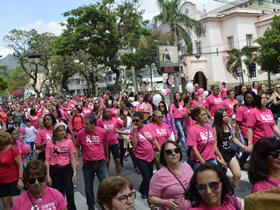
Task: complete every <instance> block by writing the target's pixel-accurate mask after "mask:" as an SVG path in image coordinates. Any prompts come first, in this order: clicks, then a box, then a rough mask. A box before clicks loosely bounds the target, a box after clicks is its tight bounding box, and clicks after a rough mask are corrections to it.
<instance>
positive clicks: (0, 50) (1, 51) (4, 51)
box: [0, 44, 13, 59]
mask: <svg viewBox="0 0 280 210" xmlns="http://www.w3.org/2000/svg"><path fill="white" fill-rule="evenodd" d="M12 53H13V50H11V49H9V48H7V47H5V46H3V45H1V44H0V56H2V57H1V58H4V57H6V56H7V55H8V54H12ZM1 58H0V59H1Z"/></svg>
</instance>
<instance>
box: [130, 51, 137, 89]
mask: <svg viewBox="0 0 280 210" xmlns="http://www.w3.org/2000/svg"><path fill="white" fill-rule="evenodd" d="M130 52H131V53H134V52H133V48H132V47H131V48H130ZM131 74H132V84H133V89H134V93H136V94H137V93H138V86H137V83H136V73H135V67H134V66H132V67H131Z"/></svg>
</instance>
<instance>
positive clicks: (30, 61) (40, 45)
mask: <svg viewBox="0 0 280 210" xmlns="http://www.w3.org/2000/svg"><path fill="white" fill-rule="evenodd" d="M4 40H5V41H6V42H8V46H9V47H10V48H12V49H13V51H14V56H15V57H16V58H17V59H18V60H19V63H20V66H21V68H22V70H23V72H24V73H25V74H26V75H27V76H28V77H29V78H30V79H31V86H32V88H33V90H34V91H35V92H36V94H37V96H38V97H39V96H40V93H41V92H42V89H43V86H41V87H39V88H38V87H37V86H36V84H37V80H38V74H39V73H41V72H44V75H45V77H44V79H43V82H42V84H46V82H47V80H48V76H49V73H50V68H49V66H50V65H49V60H50V57H51V55H52V54H53V49H54V48H53V47H54V42H55V40H56V36H55V35H54V34H52V33H42V34H40V33H38V32H37V31H36V30H35V29H32V30H30V31H24V30H17V29H13V30H11V31H10V32H9V34H8V35H6V36H5V37H4ZM30 55H37V56H36V58H28V57H29V56H30Z"/></svg>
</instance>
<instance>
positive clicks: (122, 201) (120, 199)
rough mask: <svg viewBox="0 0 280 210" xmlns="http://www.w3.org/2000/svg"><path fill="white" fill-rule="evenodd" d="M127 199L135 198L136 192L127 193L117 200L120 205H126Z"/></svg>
mask: <svg viewBox="0 0 280 210" xmlns="http://www.w3.org/2000/svg"><path fill="white" fill-rule="evenodd" d="M128 198H131V199H133V200H134V199H135V198H136V192H135V191H133V192H131V193H129V194H128V195H122V196H120V197H119V198H118V199H119V201H120V202H121V203H126V202H127V201H128Z"/></svg>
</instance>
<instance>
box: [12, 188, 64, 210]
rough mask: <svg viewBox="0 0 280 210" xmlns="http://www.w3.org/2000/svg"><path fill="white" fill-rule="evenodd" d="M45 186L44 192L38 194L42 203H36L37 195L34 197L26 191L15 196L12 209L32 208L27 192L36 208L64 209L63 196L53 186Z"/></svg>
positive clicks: (27, 209)
mask: <svg viewBox="0 0 280 210" xmlns="http://www.w3.org/2000/svg"><path fill="white" fill-rule="evenodd" d="M45 188H46V191H45V193H44V194H43V195H42V196H40V198H41V200H42V203H38V202H37V201H38V197H35V196H34V195H33V194H32V193H30V192H29V191H26V192H24V193H23V194H21V195H19V196H18V197H17V198H16V200H15V202H14V203H13V207H12V210H22V209H25V210H29V209H34V208H33V206H32V203H31V201H30V199H29V196H28V193H29V195H30V198H31V200H32V201H33V203H34V204H35V205H36V206H37V209H52V210H64V209H65V208H66V207H67V202H66V201H65V199H64V196H63V195H62V194H61V193H60V192H59V191H58V190H56V189H54V188H51V187H48V186H45Z"/></svg>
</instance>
